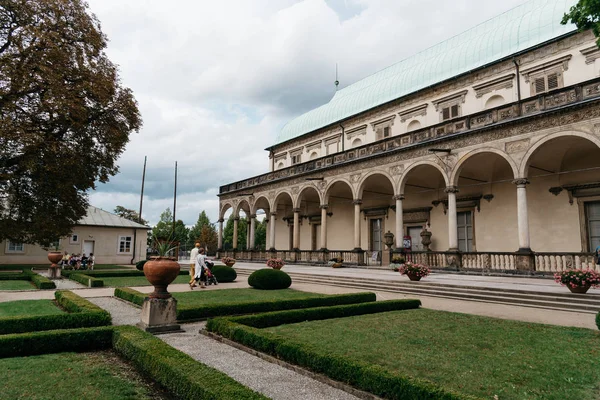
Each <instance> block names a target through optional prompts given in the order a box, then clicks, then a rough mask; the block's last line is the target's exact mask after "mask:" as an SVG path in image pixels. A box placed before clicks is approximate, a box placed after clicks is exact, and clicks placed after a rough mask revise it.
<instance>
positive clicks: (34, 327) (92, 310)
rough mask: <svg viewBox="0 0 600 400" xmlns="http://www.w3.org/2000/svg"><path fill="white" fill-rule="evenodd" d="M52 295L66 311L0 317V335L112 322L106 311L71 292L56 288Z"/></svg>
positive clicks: (91, 325)
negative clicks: (50, 313) (54, 313)
mask: <svg viewBox="0 0 600 400" xmlns="http://www.w3.org/2000/svg"><path fill="white" fill-rule="evenodd" d="M54 297H55V299H56V302H57V303H58V305H60V306H61V307H62V308H63V309H64V310H66V311H67V312H66V313H61V314H56V315H36V316H14V317H4V318H0V335H6V334H11V333H24V332H34V331H49V330H54V329H71V328H87V327H94V326H105V325H110V324H111V323H112V319H111V317H110V314H109V313H108V312H106V311H104V310H103V309H102V308H100V307H98V306H96V305H95V304H92V303H90V302H89V301H87V300H86V299H84V298H83V297H80V296H78V295H76V294H75V293H73V292H69V291H63V290H58V291H56V292H55V293H54Z"/></svg>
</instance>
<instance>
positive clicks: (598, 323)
mask: <svg viewBox="0 0 600 400" xmlns="http://www.w3.org/2000/svg"><path fill="white" fill-rule="evenodd" d="M596 326H597V327H598V329H600V311H599V312H598V314H596Z"/></svg>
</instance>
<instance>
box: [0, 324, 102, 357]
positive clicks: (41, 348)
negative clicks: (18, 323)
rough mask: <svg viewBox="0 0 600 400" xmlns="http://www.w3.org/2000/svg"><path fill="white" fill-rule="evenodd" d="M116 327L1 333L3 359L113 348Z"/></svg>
mask: <svg viewBox="0 0 600 400" xmlns="http://www.w3.org/2000/svg"><path fill="white" fill-rule="evenodd" d="M112 336H113V327H108V326H107V327H102V328H79V329H60V330H53V331H45V332H31V333H24V334H23V333H22V334H12V335H3V336H0V358H5V357H22V356H31V355H36V354H48V353H60V352H64V351H91V350H104V349H109V348H110V347H111V342H112Z"/></svg>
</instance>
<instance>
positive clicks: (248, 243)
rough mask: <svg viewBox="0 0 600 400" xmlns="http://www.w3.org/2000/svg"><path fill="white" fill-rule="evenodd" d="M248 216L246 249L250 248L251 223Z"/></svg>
mask: <svg viewBox="0 0 600 400" xmlns="http://www.w3.org/2000/svg"><path fill="white" fill-rule="evenodd" d="M248 222H250V221H248V218H246V250H250V224H249V223H248Z"/></svg>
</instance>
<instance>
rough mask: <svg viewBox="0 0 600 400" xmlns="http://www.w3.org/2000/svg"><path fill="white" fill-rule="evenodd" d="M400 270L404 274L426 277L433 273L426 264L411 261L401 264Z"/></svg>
mask: <svg viewBox="0 0 600 400" xmlns="http://www.w3.org/2000/svg"><path fill="white" fill-rule="evenodd" d="M398 272H400V273H401V274H402V275H413V276H416V277H419V278H425V277H426V276H427V275H429V274H430V273H431V271H430V270H429V267H427V266H426V265H423V264H416V263H413V262H410V261H407V262H405V263H404V264H400V267H399V268H398Z"/></svg>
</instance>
